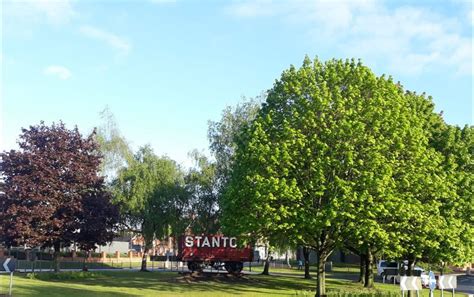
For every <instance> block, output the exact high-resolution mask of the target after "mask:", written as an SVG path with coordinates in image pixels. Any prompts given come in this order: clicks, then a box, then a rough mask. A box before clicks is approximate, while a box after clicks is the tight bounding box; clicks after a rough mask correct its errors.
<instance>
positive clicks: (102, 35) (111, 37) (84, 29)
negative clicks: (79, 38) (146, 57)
mask: <svg viewBox="0 0 474 297" xmlns="http://www.w3.org/2000/svg"><path fill="white" fill-rule="evenodd" d="M79 31H80V32H81V33H82V34H83V35H85V36H87V37H90V38H93V39H97V40H99V41H102V42H105V43H106V44H107V45H109V46H111V47H113V48H114V49H117V50H119V51H120V52H121V53H122V54H127V53H128V52H129V51H130V49H131V45H130V43H129V42H128V41H127V40H125V39H123V38H122V37H119V36H117V35H115V34H113V33H110V32H107V31H104V30H101V29H99V28H96V27H92V26H81V27H80V28H79Z"/></svg>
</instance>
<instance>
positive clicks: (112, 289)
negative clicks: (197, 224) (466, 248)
mask: <svg viewBox="0 0 474 297" xmlns="http://www.w3.org/2000/svg"><path fill="white" fill-rule="evenodd" d="M274 272H276V271H274ZM7 285H8V277H7V276H6V275H1V276H0V294H1V293H5V290H6V287H7ZM326 286H327V291H328V295H329V296H333V297H395V295H400V291H399V287H398V286H395V285H390V284H380V283H377V284H376V287H375V288H374V289H365V288H363V287H362V286H361V285H360V284H358V283H355V282H353V281H351V280H348V279H338V278H331V277H329V278H328V279H327V282H326ZM314 287H315V280H314V279H311V280H306V279H303V278H302V276H300V275H296V274H293V275H292V274H288V273H284V274H281V275H280V274H278V275H271V276H264V275H246V276H243V277H241V278H237V277H234V276H228V275H226V274H221V275H220V276H200V277H193V276H190V275H180V274H178V273H177V272H149V273H143V272H136V271H103V272H86V273H85V272H63V273H60V274H59V275H55V274H53V273H41V274H36V275H31V274H30V275H27V274H23V273H21V274H20V273H16V275H15V277H14V286H13V296H25V297H30V296H53V297H54V296H67V297H76V296H77V297H79V296H81V297H87V296H115V297H123V296H198V297H199V296H314ZM438 296H440V294H439V292H436V294H435V297H438ZM461 296H465V295H462V294H457V297H461ZM420 297H428V290H426V289H425V290H423V292H422V293H421V294H420Z"/></svg>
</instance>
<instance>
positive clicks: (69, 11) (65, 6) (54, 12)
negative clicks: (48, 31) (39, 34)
mask: <svg viewBox="0 0 474 297" xmlns="http://www.w3.org/2000/svg"><path fill="white" fill-rule="evenodd" d="M3 5H4V16H5V17H6V18H11V19H12V20H15V21H16V22H18V21H25V22H38V21H42V20H44V21H46V22H48V23H51V24H55V25H59V24H64V23H67V22H69V21H70V20H71V19H72V18H73V17H74V16H76V15H77V13H76V11H75V10H74V8H73V6H72V1H70V0H23V1H7V2H5V3H4V4H3V3H2V6H3Z"/></svg>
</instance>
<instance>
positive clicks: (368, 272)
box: [364, 248, 374, 288]
mask: <svg viewBox="0 0 474 297" xmlns="http://www.w3.org/2000/svg"><path fill="white" fill-rule="evenodd" d="M372 262H373V257H372V251H371V250H370V248H368V249H367V254H365V279H364V287H365V288H372V287H373V286H374V271H373V265H372Z"/></svg>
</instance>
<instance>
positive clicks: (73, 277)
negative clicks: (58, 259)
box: [26, 271, 100, 281]
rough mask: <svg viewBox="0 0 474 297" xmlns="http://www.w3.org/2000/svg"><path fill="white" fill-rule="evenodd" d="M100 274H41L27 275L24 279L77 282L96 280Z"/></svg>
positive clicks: (81, 272)
mask: <svg viewBox="0 0 474 297" xmlns="http://www.w3.org/2000/svg"><path fill="white" fill-rule="evenodd" d="M99 276H100V274H98V273H95V272H85V271H79V272H59V273H54V272H43V273H28V274H26V277H27V278H29V279H37V280H42V281H50V280H77V279H92V278H98V277H99Z"/></svg>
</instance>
